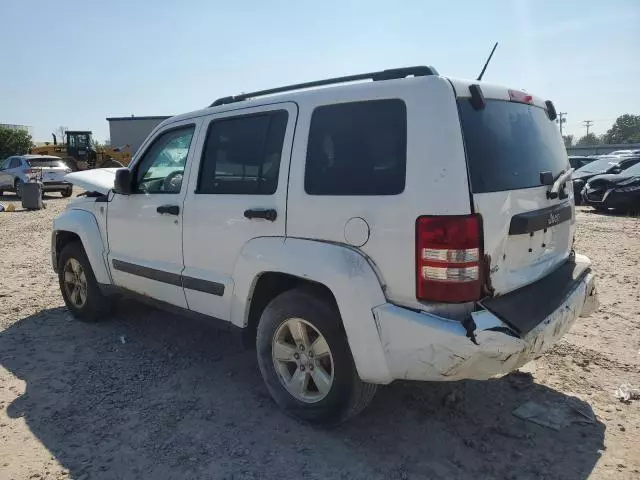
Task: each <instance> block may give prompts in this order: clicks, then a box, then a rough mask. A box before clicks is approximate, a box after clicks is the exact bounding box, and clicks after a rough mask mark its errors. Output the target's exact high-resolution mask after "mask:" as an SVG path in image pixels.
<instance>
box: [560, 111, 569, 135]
mask: <svg viewBox="0 0 640 480" xmlns="http://www.w3.org/2000/svg"><path fill="white" fill-rule="evenodd" d="M566 115H567V112H558V125H560V136H562V124H563V123H567V119H566V118H564V117H565V116H566Z"/></svg>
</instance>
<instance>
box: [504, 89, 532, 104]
mask: <svg viewBox="0 0 640 480" xmlns="http://www.w3.org/2000/svg"><path fill="white" fill-rule="evenodd" d="M509 100H511V101H512V102H518V103H533V97H532V96H531V95H529V94H527V93H525V92H520V91H518V90H509Z"/></svg>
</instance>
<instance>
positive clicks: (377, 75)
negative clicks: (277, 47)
mask: <svg viewBox="0 0 640 480" xmlns="http://www.w3.org/2000/svg"><path fill="white" fill-rule="evenodd" d="M412 75H413V76H414V77H424V76H427V75H438V72H437V71H436V69H435V68H433V67H431V66H425V65H422V66H417V67H404V68H391V69H388V70H382V71H380V72H370V73H361V74H358V75H347V76H346V77H336V78H327V79H325V80H316V81H315V82H306V83H296V84H294V85H286V86H284V87H278V88H270V89H268V90H259V91H257V92H250V93H241V94H240V95H235V96H231V97H222V98H219V99H217V100H216V101H215V102H213V103H212V104H211V105H209V106H210V107H217V106H218V105H226V104H228V103H235V102H241V101H243V100H246V99H248V98H254V97H263V96H265V95H273V94H274V93H282V92H290V91H292V90H302V89H304V88H313V87H322V86H324V85H335V84H338V83H347V82H357V81H359V80H373V81H374V82H376V81H379V80H393V79H396V78H405V77H409V76H412Z"/></svg>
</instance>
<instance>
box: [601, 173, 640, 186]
mask: <svg viewBox="0 0 640 480" xmlns="http://www.w3.org/2000/svg"><path fill="white" fill-rule="evenodd" d="M636 183H640V175H625V174H624V172H623V173H618V174H612V173H608V174H604V175H596V176H594V177H593V178H591V179H589V184H590V185H593V186H595V185H634V184H636Z"/></svg>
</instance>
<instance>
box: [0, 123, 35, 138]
mask: <svg viewBox="0 0 640 480" xmlns="http://www.w3.org/2000/svg"><path fill="white" fill-rule="evenodd" d="M0 127H2V128H9V129H11V130H24V131H25V132H27V133H28V134H29V135H31V136H33V127H30V126H29V125H16V124H14V123H0Z"/></svg>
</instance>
